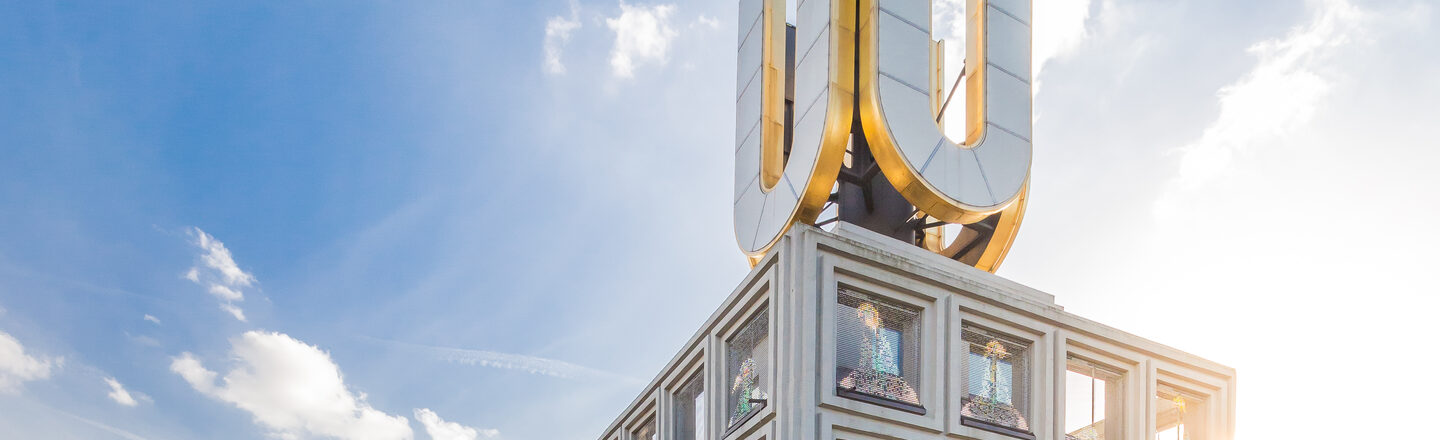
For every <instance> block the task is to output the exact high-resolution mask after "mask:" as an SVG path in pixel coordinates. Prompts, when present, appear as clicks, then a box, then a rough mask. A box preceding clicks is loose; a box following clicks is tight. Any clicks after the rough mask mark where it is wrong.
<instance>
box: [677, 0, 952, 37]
mask: <svg viewBox="0 0 1440 440" xmlns="http://www.w3.org/2000/svg"><path fill="white" fill-rule="evenodd" d="M942 1H943V0H942ZM692 26H699V27H704V28H709V29H712V30H714V29H720V20H719V19H717V18H715V17H711V16H708V15H704V14H701V15H700V17H698V18H696V19H695V24H694V25H692Z"/></svg>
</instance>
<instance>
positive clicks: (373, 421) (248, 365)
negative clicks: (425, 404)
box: [170, 331, 414, 440]
mask: <svg viewBox="0 0 1440 440" xmlns="http://www.w3.org/2000/svg"><path fill="white" fill-rule="evenodd" d="M230 357H231V359H234V360H235V361H236V362H237V365H235V367H234V369H232V370H230V372H229V373H226V374H225V376H224V377H223V379H222V380H221V382H220V383H219V384H217V383H216V381H215V380H216V378H217V377H219V374H217V373H216V372H214V371H211V370H209V369H208V368H206V367H205V366H204V364H203V363H202V362H201V361H200V360H199V359H198V358H196V357H195V355H193V354H190V353H182V354H181V355H180V356H177V357H175V358H173V359H171V363H170V371H172V372H174V373H175V374H178V375H179V376H180V377H182V378H184V379H185V381H186V382H188V383H189V384H190V386H191V387H193V388H194V389H195V390H196V391H199V392H200V393H202V394H205V395H207V396H210V397H212V398H214V399H216V400H220V401H223V402H227V403H230V404H233V405H235V406H237V407H239V408H240V409H243V410H246V411H248V412H250V414H251V415H252V416H254V418H255V422H256V423H257V424H260V425H262V426H264V427H265V428H266V429H269V430H270V431H271V434H273V435H275V436H277V437H281V438H303V437H312V436H313V437H334V438H341V439H407V440H408V439H410V438H413V436H414V433H413V432H412V431H411V429H410V423H409V420H408V419H406V418H405V417H404V416H396V415H390V414H386V413H384V412H382V411H380V410H377V409H375V408H373V407H371V406H370V404H369V403H367V402H366V401H365V394H364V393H358V394H357V393H355V392H352V391H351V390H350V388H349V387H348V386H347V385H346V384H345V380H344V378H343V376H342V375H341V373H340V367H339V366H337V365H336V364H335V362H334V361H332V360H331V359H330V355H329V354H328V353H325V352H324V351H321V350H320V349H319V348H317V347H315V346H313V345H309V344H306V343H304V342H301V341H299V340H296V339H294V338H291V337H290V336H288V335H285V334H282V333H270V332H259V331H250V332H246V333H245V334H244V335H242V336H240V337H239V338H237V339H235V340H232V341H231V349H230Z"/></svg>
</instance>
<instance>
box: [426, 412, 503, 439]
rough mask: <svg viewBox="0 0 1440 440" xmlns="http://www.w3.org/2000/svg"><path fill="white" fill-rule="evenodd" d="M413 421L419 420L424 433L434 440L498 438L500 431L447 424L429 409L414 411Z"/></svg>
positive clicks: (453, 423)
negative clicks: (423, 427)
mask: <svg viewBox="0 0 1440 440" xmlns="http://www.w3.org/2000/svg"><path fill="white" fill-rule="evenodd" d="M415 420H419V421H420V424H421V425H424V426H425V433H426V434H429V435H430V438H431V439H434V440H476V439H479V438H499V436H500V431H496V430H494V429H486V430H476V429H475V428H471V427H469V426H465V425H461V424H459V423H455V422H447V421H445V420H442V419H441V418H440V416H439V415H437V414H435V411H431V410H430V409H429V408H418V409H416V410H415Z"/></svg>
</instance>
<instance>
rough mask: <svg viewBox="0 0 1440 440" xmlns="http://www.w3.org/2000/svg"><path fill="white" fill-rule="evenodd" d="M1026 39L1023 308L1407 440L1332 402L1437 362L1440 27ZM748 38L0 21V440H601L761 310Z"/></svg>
mask: <svg viewBox="0 0 1440 440" xmlns="http://www.w3.org/2000/svg"><path fill="white" fill-rule="evenodd" d="M937 3H938V5H937V11H949V10H952V9H945V8H953V7H955V5H957V4H963V2H957V1H954V0H939V1H937ZM1035 9H1036V22H1037V35H1036V58H1037V63H1036V64H1035V65H1036V66H1037V70H1036V72H1035V74H1036V78H1037V82H1038V84H1039V86H1038V88H1037V92H1036V93H1037V94H1036V114H1035V117H1036V126H1035V127H1036V128H1035V130H1036V134H1035V136H1036V146H1035V152H1036V154H1035V163H1034V171H1033V176H1034V180H1033V185H1032V201H1031V204H1030V211H1029V212H1028V213H1027V216H1026V222H1025V225H1024V226H1023V228H1022V231H1021V234H1020V236H1019V238H1018V240H1017V243H1016V247H1015V248H1014V249H1013V250H1012V252H1011V253H1010V257H1009V259H1008V261H1007V262H1006V265H1005V267H1004V268H1002V269H1001V271H1000V274H1001V275H1002V276H1005V277H1008V278H1011V279H1014V280H1016V281H1019V282H1021V283H1025V284H1028V285H1032V286H1034V287H1037V288H1040V289H1042V290H1045V291H1047V292H1050V293H1053V294H1055V295H1056V298H1057V302H1058V303H1060V304H1061V305H1063V306H1065V307H1066V308H1067V310H1069V311H1072V312H1076V313H1079V314H1080V315H1082V316H1086V317H1088V318H1092V319H1095V320H1098V321H1101V322H1105V323H1108V324H1111V325H1114V326H1116V327H1118V328H1120V329H1123V330H1126V331H1130V332H1133V333H1136V334H1139V335H1142V336H1145V337H1148V338H1151V339H1154V340H1157V341H1160V342H1163V343H1166V344H1169V345H1173V346H1176V347H1178V348H1181V349H1184V350H1187V351H1191V352H1195V353H1197V354H1200V355H1202V356H1206V357H1209V358H1211V359H1214V360H1217V361H1220V362H1223V363H1226V364H1229V365H1232V366H1235V367H1237V368H1238V369H1239V371H1240V375H1241V382H1240V387H1241V391H1240V393H1241V394H1240V414H1239V423H1240V429H1239V433H1238V434H1239V437H1240V438H1244V439H1259V438H1277V437H1289V436H1296V437H1298V436H1302V435H1303V436H1308V437H1311V438H1353V437H1357V436H1359V437H1371V436H1374V437H1380V436H1383V434H1386V433H1384V432H1381V433H1377V432H1375V431H1373V430H1374V429H1379V430H1382V431H1383V430H1387V429H1389V430H1393V431H1391V432H1389V434H1390V435H1393V436H1402V435H1408V434H1409V432H1410V430H1411V429H1412V427H1411V426H1406V425H1404V424H1398V425H1393V426H1392V425H1382V426H1368V427H1366V428H1365V429H1369V430H1368V431H1360V429H1361V428H1359V427H1349V426H1336V425H1334V423H1333V420H1328V421H1327V420H1325V419H1324V418H1322V417H1320V414H1324V413H1327V412H1328V411H1326V410H1328V409H1330V408H1333V407H1324V408H1322V407H1317V406H1316V405H1314V404H1313V403H1308V404H1307V403H1306V402H1320V401H1338V400H1339V397H1340V396H1337V395H1336V394H1334V393H1335V392H1336V391H1335V390H1333V389H1329V388H1327V387H1326V386H1325V384H1327V383H1334V382H1331V381H1332V380H1334V377H1333V376H1334V375H1337V374H1376V373H1362V372H1354V373H1351V372H1347V371H1348V370H1349V369H1350V368H1351V367H1353V368H1355V369H1361V368H1362V366H1360V365H1349V364H1350V363H1351V362H1352V361H1353V360H1354V359H1355V357H1354V356H1348V355H1343V354H1342V353H1343V351H1344V350H1349V349H1355V350H1365V351H1369V352H1375V353H1383V354H1381V355H1377V358H1378V359H1377V360H1376V361H1375V366H1376V367H1377V368H1376V369H1377V370H1378V371H1379V372H1380V373H1379V374H1387V375H1388V374H1397V373H1396V372H1397V371H1403V368H1401V367H1399V366H1398V365H1404V364H1398V365H1397V364H1395V363H1394V362H1395V359H1413V360H1415V362H1414V363H1413V365H1417V366H1418V365H1429V364H1433V363H1434V361H1437V360H1440V359H1437V355H1436V354H1435V353H1433V352H1432V351H1429V350H1425V349H1424V346H1425V345H1424V344H1423V343H1421V341H1423V339H1418V338H1417V337H1419V336H1420V335H1433V334H1434V329H1433V327H1430V326H1428V325H1426V323H1427V322H1428V321H1429V320H1430V319H1428V315H1427V314H1426V313H1425V312H1426V311H1427V310H1434V308H1435V307H1437V306H1440V302H1437V299H1436V296H1435V295H1434V293H1435V292H1437V291H1440V280H1437V279H1436V278H1435V276H1434V275H1433V274H1434V269H1433V266H1434V265H1435V263H1437V260H1436V258H1435V257H1434V256H1433V249H1434V248H1436V247H1440V233H1437V232H1436V228H1435V227H1434V224H1435V223H1436V222H1437V221H1440V208H1437V207H1436V206H1435V205H1434V203H1432V201H1433V200H1434V199H1435V197H1436V196H1435V194H1436V193H1437V190H1440V174H1437V173H1434V171H1433V169H1434V167H1435V166H1436V165H1437V164H1440V150H1437V149H1436V148H1433V147H1434V143H1435V142H1434V141H1433V137H1434V135H1433V133H1432V132H1433V127H1434V125H1435V121H1436V120H1437V119H1440V118H1437V115H1440V113H1437V112H1436V110H1434V103H1435V102H1440V30H1437V27H1436V26H1437V19H1440V10H1437V5H1436V4H1434V3H1433V2H1431V1H1427V0H1373V1H1372V0H1277V1H1267V2H1252V1H1240V0H1234V1H1201V0H1173V1H1164V2H1156V1H1143V0H1036V5H1035ZM734 15H735V13H734V5H732V4H731V3H730V2H713V1H693V2H684V1H679V2H674V3H671V2H663V1H662V2H655V1H635V2H633V3H632V2H617V1H613V0H600V1H594V2H590V1H585V2H564V1H536V2H516V1H509V2H505V1H485V0H471V1H448V2H445V1H435V2H323V1H316V2H244V3H237V2H160V1H156V2H144V3H142V4H134V3H131V2H89V3H86V4H75V3H70V2H64V3H60V2H50V1H3V2H0V66H3V71H0V102H3V103H4V104H6V105H4V106H0V206H3V207H5V208H4V209H0V432H5V433H12V434H13V435H7V436H6V437H15V438H51V439H69V438H74V439H107V438H122V439H137V438H140V439H186V438H217V439H222V438H236V439H242V438H245V439H248V438H264V437H267V436H274V437H291V438H331V437H339V438H420V439H423V438H437V439H438V438H444V439H449V438H504V439H535V440H538V439H585V438H593V437H594V436H596V435H598V434H599V431H600V430H601V429H603V428H604V426H605V425H606V424H608V422H609V421H610V419H611V418H612V417H614V416H615V415H617V414H618V413H619V411H620V410H621V409H622V407H623V405H625V404H626V403H628V402H629V401H630V400H631V399H632V398H633V397H634V395H635V393H637V392H638V391H639V389H640V388H641V387H642V386H643V385H644V383H645V382H646V381H648V380H649V379H650V378H651V377H652V376H653V375H654V374H655V373H656V372H657V371H658V370H659V368H660V367H661V366H662V365H663V364H664V362H665V361H667V360H668V359H669V358H670V356H672V355H673V354H674V351H675V350H677V349H678V348H679V347H680V345H681V344H682V343H683V341H684V340H685V339H686V338H688V337H689V336H690V335H691V334H692V333H693V332H694V330H695V328H696V327H697V326H698V325H699V324H700V323H701V322H702V321H703V320H704V319H705V317H707V316H708V315H709V314H710V312H711V311H713V309H714V308H715V307H716V306H717V305H718V304H719V302H720V301H721V299H722V298H723V297H724V296H725V295H726V294H727V293H729V292H730V291H731V289H732V288H733V287H734V285H735V283H737V282H738V281H739V280H740V278H741V277H742V276H743V275H744V273H745V272H746V271H747V270H748V267H747V265H746V264H745V260H744V258H743V257H742V255H741V254H740V252H739V251H738V249H737V248H736V246H735V244H734V242H733V234H732V232H731V224H730V222H731V215H730V202H729V201H730V200H731V199H730V198H731V197H732V194H731V192H732V190H733V187H732V186H731V185H732V182H731V180H732V179H733V173H732V168H731V167H732V165H731V161H732V160H733V158H732V155H731V148H733V138H732V137H733V135H734V134H733V133H734V131H733V124H734V122H733V120H734V117H733V106H734V103H733V96H734V94H733V92H734V86H735V84H734V82H735V79H734V76H735V75H734V73H733V72H734V66H735V60H734V56H733V54H734V50H735V48H734V47H733V46H734V41H735V40H734V38H735V34H736V29H735V27H736V25H735V17H734ZM945 17H949V16H947V15H943V14H941V15H940V17H939V18H937V20H939V21H942V22H937V29H941V28H944V25H945V23H943V21H944V20H947V18H945ZM227 255H228V257H227ZM192 269H193V270H194V276H193V278H194V280H193V281H192V280H191V279H189V278H190V277H188V275H190V273H191V270H192ZM216 286H219V287H220V288H217V287H216ZM225 289H229V290H228V291H226V290H225ZM232 292H233V293H232ZM227 307H228V308H229V310H227V309H226V308H227ZM236 311H238V312H240V313H243V317H244V320H243V321H242V320H240V319H238V318H239V316H238V314H237V313H234V312H236ZM656 311H665V313H656ZM147 317H149V318H151V319H147ZM1401 353H1404V354H1401ZM1342 356H1343V357H1342ZM1336 358H1338V359H1346V361H1345V362H1341V361H1338V360H1335V359H1336ZM1346 365H1349V366H1346ZM1401 374H1403V373H1401ZM1402 377H1403V379H1396V381H1397V382H1402V383H1405V387H1404V388H1400V387H1397V388H1396V389H1394V390H1393V391H1392V390H1391V389H1389V388H1386V389H1380V390H1375V391H1374V393H1375V394H1367V395H1366V396H1363V398H1365V399H1372V400H1373V399H1379V400H1380V401H1383V402H1387V403H1388V405H1386V407H1387V408H1391V409H1392V410H1393V411H1395V412H1396V413H1397V417H1398V419H1399V420H1424V418H1423V416H1424V415H1425V414H1427V413H1426V412H1425V411H1424V408H1426V407H1427V406H1428V407H1431V408H1433V403H1431V401H1432V400H1433V399H1431V398H1429V397H1428V396H1433V395H1435V394H1437V393H1440V384H1437V382H1436V380H1435V379H1434V378H1433V377H1431V376H1424V375H1408V376H1402ZM295 381H299V382H295ZM300 382H303V383H305V384H307V386H306V387H295V386H293V385H294V384H295V383H300ZM296 389H300V390H302V391H303V392H312V393H315V394H314V395H316V396H325V398H316V399H312V400H307V401H309V402H311V404H298V403H293V401H295V400H303V399H286V398H283V397H285V396H286V395H285V394H283V393H280V391H284V390H296ZM302 391H297V392H302ZM292 397H293V396H292ZM1327 399H1328V400H1327ZM286 402H288V403H286ZM557 411H558V413H559V414H564V415H565V418H564V420H563V422H562V421H557V420H556V419H555V417H554V416H553V415H554V414H556V413H557ZM357 427H358V428H357ZM1402 433H1404V434H1402Z"/></svg>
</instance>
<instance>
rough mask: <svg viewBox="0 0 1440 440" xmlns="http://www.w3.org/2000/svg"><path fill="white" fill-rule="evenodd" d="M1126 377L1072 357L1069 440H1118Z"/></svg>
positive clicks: (1067, 423) (1067, 372)
mask: <svg viewBox="0 0 1440 440" xmlns="http://www.w3.org/2000/svg"><path fill="white" fill-rule="evenodd" d="M1123 379H1124V373H1123V372H1119V371H1118V370H1114V369H1111V368H1109V367H1105V366H1103V365H1099V364H1096V363H1093V362H1090V361H1087V360H1084V359H1080V358H1077V357H1074V356H1071V357H1070V358H1069V359H1067V360H1066V362H1065V440H1105V439H1109V440H1118V439H1120V438H1121V437H1122V436H1123V432H1124V428H1125V424H1124V421H1123V420H1122V419H1121V416H1122V415H1124V413H1125V411H1124V407H1123V406H1122V402H1123V397H1122V396H1124V395H1125V393H1124V389H1125V384H1124V380H1123Z"/></svg>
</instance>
